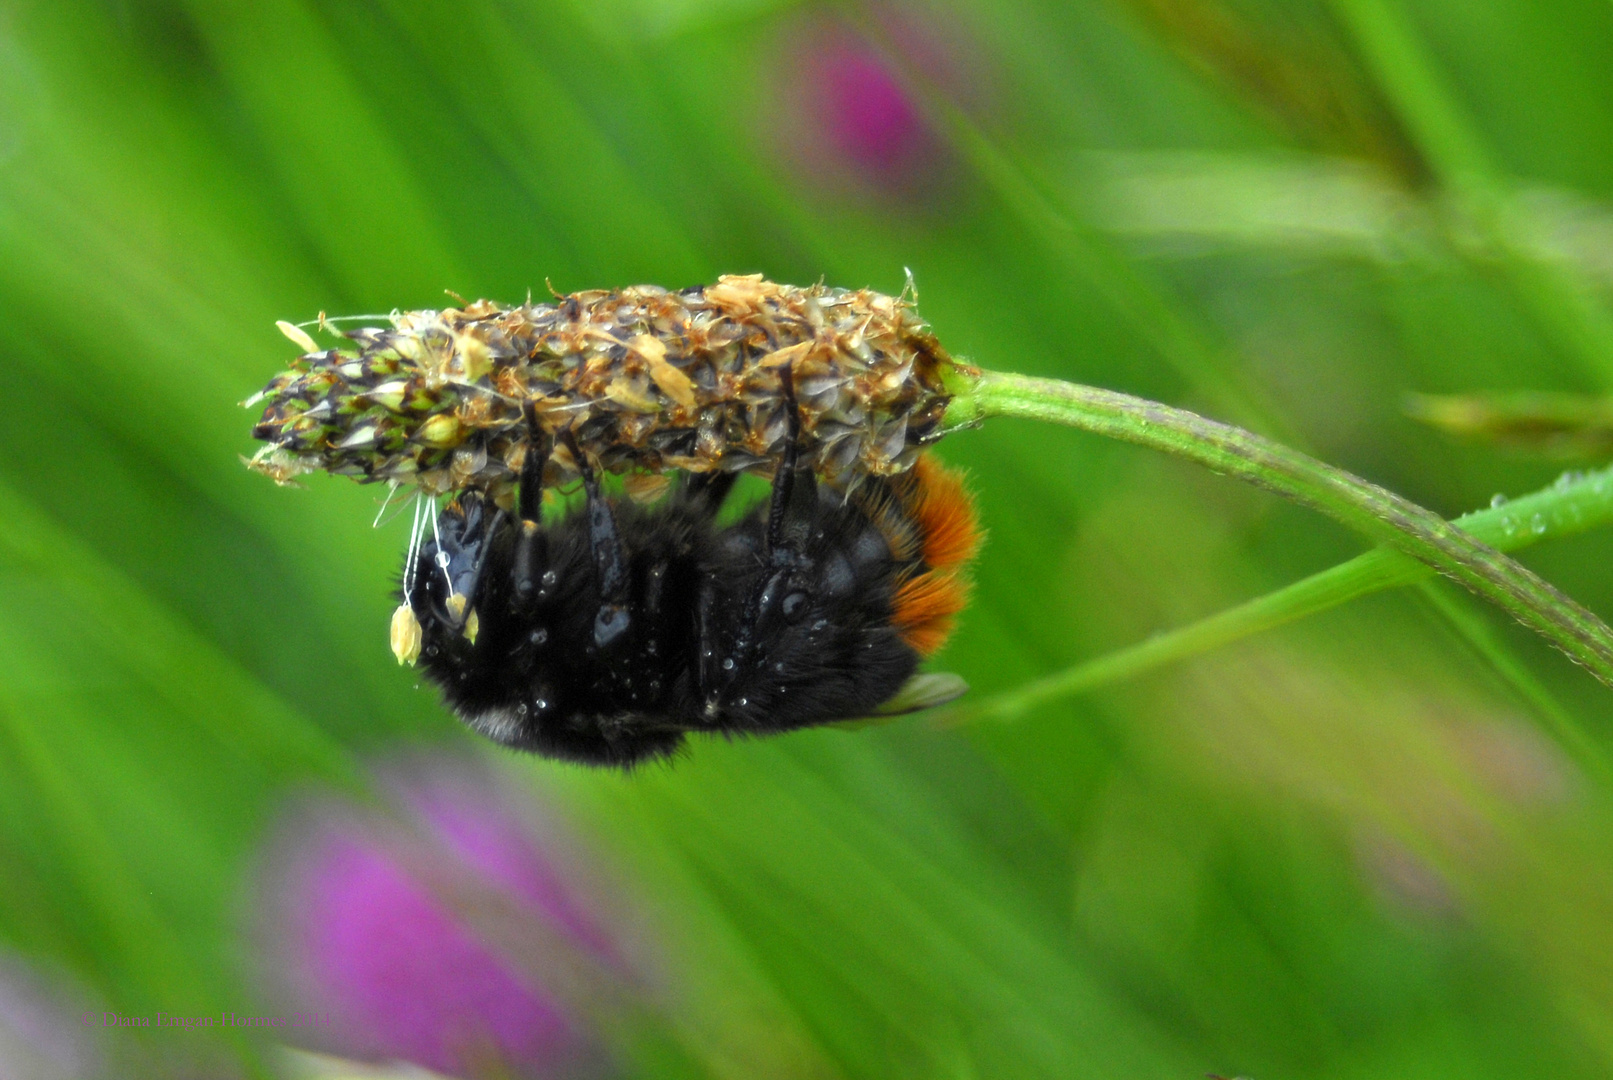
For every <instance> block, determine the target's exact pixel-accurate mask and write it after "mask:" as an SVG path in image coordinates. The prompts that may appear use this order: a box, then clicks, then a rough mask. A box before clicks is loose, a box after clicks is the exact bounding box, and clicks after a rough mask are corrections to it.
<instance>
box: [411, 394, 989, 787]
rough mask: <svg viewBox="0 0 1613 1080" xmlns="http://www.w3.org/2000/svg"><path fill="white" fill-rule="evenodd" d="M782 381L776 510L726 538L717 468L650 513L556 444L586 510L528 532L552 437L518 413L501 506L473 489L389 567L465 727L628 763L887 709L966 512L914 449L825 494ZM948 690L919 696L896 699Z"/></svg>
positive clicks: (957, 596) (960, 597)
mask: <svg viewBox="0 0 1613 1080" xmlns="http://www.w3.org/2000/svg"><path fill="white" fill-rule="evenodd" d="M785 385H786V392H785V394H784V395H783V396H784V398H785V400H784V403H783V406H784V408H786V409H787V410H788V413H789V423H790V433H791V436H792V437H791V440H790V446H791V448H792V449H791V450H789V451H787V452H786V455H785V457H784V459H783V460H782V461H781V462H780V463H779V465H778V466H777V468H776V470H775V473H774V479H773V483H772V495H771V498H770V499H769V500H767V501H766V502H764V503H762V504H759V505H758V506H757V507H756V508H754V509H753V510H752V511H751V512H749V513H748V514H746V515H745V516H743V517H741V518H740V519H739V520H738V521H736V522H735V523H733V524H731V525H728V526H725V527H719V526H718V525H717V524H716V517H717V513H718V511H719V509H720V508H721V506H722V504H723V501H724V500H725V498H726V497H727V496H728V494H729V491H730V489H731V488H732V486H733V483H734V476H733V475H732V474H725V473H708V474H699V475H691V476H689V477H687V478H686V479H685V481H684V482H683V483H682V485H681V486H679V487H677V488H676V489H675V490H674V491H673V493H672V494H671V495H670V496H668V497H667V498H666V499H665V500H663V502H662V503H660V504H659V505H657V506H654V507H648V508H646V507H643V506H640V505H638V504H637V503H635V502H633V501H632V500H630V499H627V498H618V497H612V496H607V495H606V494H604V493H603V492H602V491H601V489H600V484H599V479H598V476H597V474H596V471H595V469H594V468H593V467H591V465H590V463H589V462H588V460H587V458H586V455H585V454H584V453H583V452H582V451H581V450H580V449H579V448H578V446H577V444H576V441H575V440H574V439H573V438H572V437H571V433H570V432H569V431H562V432H561V433H560V434H559V436H558V438H559V440H560V442H561V444H562V445H563V446H564V447H565V449H566V451H567V452H568V453H569V454H570V455H571V457H572V458H573V460H574V461H575V462H576V463H577V465H578V467H579V470H580V472H581V474H582V478H583V480H582V482H583V488H584V492H585V497H586V506H585V509H584V511H583V512H582V513H577V514H572V515H571V516H569V517H567V518H565V519H563V520H561V521H560V522H558V523H556V524H553V525H548V526H545V525H543V524H540V516H539V509H540V504H541V495H542V486H541V477H542V476H543V467H544V464H545V461H546V459H547V458H548V457H549V455H550V454H551V453H553V452H554V446H553V443H552V442H551V441H550V440H548V439H547V438H546V437H544V436H543V435H542V433H541V431H540V429H539V427H538V425H537V423H536V420H535V419H534V418H533V416H532V415H531V412H530V409H529V410H528V417H527V425H528V440H529V441H528V446H527V454H526V459H525V462H524V464H523V466H522V470H521V482H520V488H519V493H518V502H517V506H516V511H515V514H514V515H513V516H512V515H511V514H509V513H508V512H506V511H504V510H502V509H500V508H499V507H497V506H496V505H495V504H494V503H493V502H492V501H491V500H490V499H489V498H488V497H487V496H485V495H483V494H481V493H480V492H477V491H470V492H466V493H464V494H462V495H460V496H459V498H458V499H457V500H456V501H454V502H453V503H451V504H449V505H448V507H447V508H446V509H444V510H443V512H442V513H441V515H440V516H439V517H438V518H437V521H436V527H435V529H434V533H435V538H434V539H432V540H430V541H427V542H425V543H424V544H422V545H421V546H420V548H419V550H418V551H412V552H411V554H410V557H409V560H408V562H407V564H406V565H405V568H404V580H405V588H404V604H405V607H406V608H407V609H409V610H412V613H413V617H414V619H416V620H418V625H419V628H420V635H419V638H418V647H419V660H420V663H421V665H422V667H423V668H424V669H425V672H426V674H427V676H429V677H430V678H431V680H432V681H434V682H435V683H437V684H438V685H439V686H440V687H441V688H442V692H443V696H444V697H445V698H446V700H447V702H448V704H449V705H450V706H451V707H452V708H453V710H454V712H455V713H457V714H458V716H459V718H460V719H461V720H463V721H464V722H465V723H466V724H468V725H469V726H470V727H472V728H474V729H475V730H477V731H479V732H481V733H482V734H483V735H486V736H487V737H488V738H490V739H493V740H494V741H496V742H499V743H503V744H504V745H506V746H511V747H514V748H516V749H519V750H527V751H531V752H534V753H538V754H543V755H545V756H548V757H554V758H561V759H565V760H569V761H578V762H584V763H587V764H592V765H613V766H622V767H627V766H632V765H634V764H636V763H638V762H641V761H645V760H650V759H655V758H663V757H667V756H670V755H671V754H672V753H673V752H674V751H676V750H677V748H678V747H679V745H680V744H681V743H682V742H683V738H684V735H685V734H686V733H688V732H712V733H719V734H723V735H729V736H732V735H736V734H751V735H763V734H773V733H777V732H784V731H790V730H793V729H796V728H802V727H810V726H813V725H817V724H826V723H832V722H835V721H841V720H847V719H851V718H856V717H862V716H867V715H869V714H871V713H873V712H875V711H876V710H879V709H880V707H881V706H882V705H885V706H887V708H888V707H889V703H890V702H891V701H892V699H893V698H894V697H896V696H897V695H898V692H899V691H901V690H902V689H903V687H904V684H907V683H908V680H909V678H910V677H911V676H912V675H913V673H914V671H915V669H916V667H917V665H918V663H919V661H920V660H921V659H922V658H923V657H924V656H927V655H929V654H930V653H932V652H934V651H935V650H936V649H938V648H939V647H940V646H941V644H942V643H943V642H944V641H945V639H946V637H947V635H948V633H950V631H951V627H952V622H953V620H954V618H955V616H956V614H957V613H958V611H959V610H961V609H962V607H963V605H964V603H965V601H966V599H967V594H968V585H967V581H966V578H965V576H964V570H965V568H966V566H967V563H968V562H969V560H970V559H971V558H972V557H973V555H974V552H975V549H976V547H977V546H978V543H979V538H980V533H979V529H978V526H977V524H976V520H975V514H974V508H973V504H972V501H971V500H970V498H969V496H968V494H967V493H966V492H965V490H964V488H963V485H962V483H961V481H960V480H959V478H958V477H957V476H956V475H955V474H953V473H949V472H947V471H946V470H945V469H943V468H942V467H941V466H940V465H938V464H935V463H934V462H932V461H930V460H929V459H928V458H921V459H920V461H919V463H918V464H917V465H916V466H915V467H914V468H913V469H912V470H910V471H908V472H906V473H903V474H900V475H898V476H894V477H888V478H884V477H870V478H866V479H864V480H863V482H862V483H860V484H859V485H858V486H857V487H856V489H855V491H853V492H852V493H851V494H849V495H848V494H847V493H845V492H843V491H841V490H837V489H835V488H833V487H831V486H829V485H827V484H823V485H820V484H819V483H818V482H817V478H816V477H815V475H814V474H813V472H812V471H811V470H810V469H809V468H803V467H801V466H800V465H799V464H798V461H797V456H796V454H795V452H794V450H793V447H794V445H795V444H796V443H797V442H798V441H799V440H798V438H796V436H797V435H798V431H799V422H800V421H799V415H798V412H797V409H796V406H795V401H794V395H793V393H790V392H789V380H788V378H786V384H785ZM399 614H400V615H405V614H406V612H405V611H404V610H403V609H400V612H399ZM952 685H954V684H947V686H948V687H950V686H952ZM957 692H961V686H959V687H958V689H956V690H948V691H946V692H943V693H940V694H937V693H936V692H935V688H934V687H932V688H931V691H930V692H929V693H928V699H927V700H922V701H919V702H916V703H914V705H912V706H910V707H918V706H922V705H929V704H937V703H939V700H938V699H944V698H945V697H946V696H951V695H953V694H955V693H957ZM924 696H925V695H924V694H922V693H921V694H920V697H924ZM897 711H899V710H897Z"/></svg>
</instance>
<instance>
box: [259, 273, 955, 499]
mask: <svg viewBox="0 0 1613 1080" xmlns="http://www.w3.org/2000/svg"><path fill="white" fill-rule="evenodd" d="M282 329H284V330H286V332H287V336H288V337H291V338H292V340H293V341H295V342H297V343H298V344H300V345H303V346H304V347H305V348H307V349H308V351H307V352H306V353H305V355H303V356H301V357H299V358H298V359H297V360H296V361H295V362H294V363H293V365H292V368H291V370H290V371H286V372H283V373H281V374H280V375H278V376H276V378H275V379H274V381H272V382H271V383H270V384H269V385H268V386H267V387H265V388H264V390H263V392H262V393H261V394H258V395H257V396H255V397H254V398H252V399H251V400H250V401H248V402H247V404H248V405H249V406H250V405H254V404H257V403H258V402H260V401H261V402H266V404H265V406H264V410H263V415H262V417H261V419H260V420H259V421H258V424H257V426H256V427H254V428H253V432H252V433H253V435H254V436H255V437H256V438H259V439H262V440H264V441H265V442H266V443H267V444H268V445H267V446H265V447H263V448H262V449H261V450H259V451H258V453H257V454H256V455H255V456H254V457H253V458H252V460H251V461H250V462H249V464H250V466H251V467H252V468H253V469H256V470H257V471H259V472H261V473H263V474H264V475H266V476H269V477H271V478H273V479H274V480H276V481H277V482H280V483H287V482H290V481H291V480H292V479H293V478H294V477H296V476H297V475H299V474H301V473H304V472H310V471H312V470H315V469H324V470H326V471H327V472H331V473H339V474H341V475H344V476H353V477H356V478H358V479H359V480H361V481H364V482H376V481H386V482H393V483H397V484H401V485H412V486H418V487H419V488H420V489H421V490H422V491H424V492H425V493H427V494H442V493H446V492H452V491H458V490H461V489H464V488H467V487H475V488H481V489H484V490H487V491H489V492H490V493H492V494H493V496H494V497H495V498H499V499H501V500H502V499H504V498H505V497H507V496H508V495H509V493H510V490H511V488H512V485H513V484H514V481H515V478H516V476H517V475H518V474H519V472H520V467H521V460H522V457H523V455H524V454H525V452H526V429H525V425H524V422H523V419H522V404H523V403H524V402H527V401H530V402H532V403H533V405H534V407H535V411H536V414H537V417H538V422H539V423H540V424H541V425H542V426H543V427H544V428H545V429H546V430H547V431H549V432H550V433H553V432H555V431H558V430H559V429H561V428H564V427H567V426H570V427H571V429H572V431H573V432H574V434H575V435H576V437H577V441H578V444H579V446H580V447H581V448H582V449H583V450H584V451H586V452H587V453H589V454H590V455H592V456H593V457H595V458H597V459H598V461H599V463H600V464H601V465H602V466H603V467H604V468H607V469H610V470H612V471H614V472H628V471H646V472H653V473H659V472H661V471H662V470H665V469H686V470H689V471H691V472H710V471H713V470H724V471H731V472H738V471H744V470H752V469H755V470H760V471H767V470H769V469H771V468H772V466H773V463H774V462H776V461H777V460H778V458H779V457H780V456H781V455H782V454H783V452H784V449H785V447H784V442H785V439H786V432H787V428H788V424H787V419H786V416H785V412H784V399H783V395H782V390H781V383H780V378H781V375H782V373H783V372H785V371H786V370H788V371H790V372H791V373H792V375H793V379H794V383H795V393H796V398H797V400H798V401H799V403H800V409H801V428H802V438H803V444H802V448H801V450H802V459H803V460H804V461H808V462H811V464H812V466H813V468H814V469H815V470H816V471H817V472H818V473H819V474H820V475H822V476H823V477H825V478H826V479H829V480H831V481H834V480H841V481H843V482H850V481H854V480H855V478H856V476H857V475H860V474H863V473H872V474H878V475H887V474H891V473H896V472H901V471H903V470H904V469H907V468H908V467H909V466H911V465H912V464H913V462H914V460H915V459H916V458H917V456H918V452H919V449H920V448H921V447H922V446H923V445H924V444H926V443H928V442H931V441H934V440H935V439H936V438H938V437H939V435H940V433H941V419H942V416H943V414H944V413H945V412H946V407H947V403H948V402H949V401H950V400H951V395H950V393H949V392H948V389H947V384H948V381H949V379H950V378H951V376H952V375H953V374H954V373H955V372H962V373H969V374H973V373H974V369H972V368H969V367H967V366H965V365H961V364H959V363H957V362H956V361H954V360H952V358H951V357H949V356H948V355H947V354H946V352H945V351H944V350H943V349H942V348H941V346H940V344H939V343H938V342H937V341H936V340H935V337H934V336H933V335H932V334H931V333H930V332H929V330H928V328H927V327H926V326H925V324H924V323H923V322H922V321H921V320H920V319H919V318H918V316H917V314H915V313H914V311H913V306H912V302H911V301H910V300H908V299H907V293H906V292H905V291H904V293H903V295H902V296H899V297H893V296H886V295H884V294H881V293H877V292H873V291H871V290H868V289H862V290H858V291H850V290H846V289H831V288H827V287H825V286H822V285H816V286H813V287H811V288H804V289H803V288H797V287H795V286H791V285H778V284H775V283H773V282H771V281H764V280H762V277H761V275H759V274H758V275H753V276H749V277H735V276H729V277H723V278H721V279H719V280H718V282H717V284H715V285H710V286H705V287H700V288H692V289H685V290H683V291H681V292H668V291H667V290H665V289H661V288H657V287H655V286H651V285H639V286H634V287H632V288H627V289H619V290H615V291H605V290H595V291H592V292H581V293H575V294H573V295H571V296H566V297H559V298H557V301H556V302H555V303H553V304H533V303H530V302H529V303H526V304H523V305H521V306H519V307H513V308H502V307H499V306H498V305H496V304H493V303H491V302H489V301H486V300H479V301H477V302H476V303H474V304H469V305H467V306H465V307H464V308H450V309H448V310H445V311H411V312H404V313H401V314H394V315H393V316H392V327H391V328H390V329H377V328H365V329H361V330H353V331H349V332H347V334H346V336H347V337H348V338H350V339H351V340H352V341H354V342H355V343H356V344H357V346H358V351H357V352H356V353H354V352H350V351H342V350H339V349H330V350H326V351H324V352H317V351H314V349H313V348H312V346H313V342H312V341H311V340H310V339H309V338H308V337H307V335H306V334H304V333H303V332H302V331H300V330H298V329H297V328H296V327H290V326H286V325H284V324H283V325H282ZM575 475H576V463H575V462H573V461H572V460H571V459H570V457H569V455H567V454H566V452H565V450H564V448H563V447H559V448H557V449H556V453H555V454H554V455H553V457H552V458H551V462H550V466H549V471H548V473H547V474H546V475H545V477H544V482H545V484H546V485H549V486H553V485H556V484H562V483H565V482H567V481H568V480H569V479H571V478H572V477H574V476H575Z"/></svg>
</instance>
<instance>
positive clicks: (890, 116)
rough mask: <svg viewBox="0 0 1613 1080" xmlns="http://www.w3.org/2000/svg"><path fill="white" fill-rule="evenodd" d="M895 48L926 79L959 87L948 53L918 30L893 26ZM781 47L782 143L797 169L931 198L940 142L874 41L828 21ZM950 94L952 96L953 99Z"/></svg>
mask: <svg viewBox="0 0 1613 1080" xmlns="http://www.w3.org/2000/svg"><path fill="white" fill-rule="evenodd" d="M884 21H885V22H886V23H888V24H889V27H890V30H891V32H890V35H889V37H890V41H891V43H892V47H894V48H897V49H899V50H900V55H901V57H902V58H903V61H904V62H905V63H907V64H911V65H913V66H914V67H915V68H917V69H919V70H922V71H924V72H925V73H926V77H927V78H932V79H937V81H939V82H942V83H955V82H957V81H958V80H957V78H956V66H955V65H954V64H952V63H951V57H950V53H949V52H948V51H947V50H944V49H942V48H940V47H939V46H938V45H937V43H936V40H935V39H934V37H933V35H930V34H927V33H922V32H920V30H919V29H918V27H917V24H915V23H913V22H911V21H908V20H904V19H899V18H897V17H895V16H894V15H892V16H889V17H887V18H886V19H885V20H884ZM782 40H785V41H787V42H788V60H787V61H786V62H785V63H783V64H781V65H780V69H779V70H780V71H781V73H782V87H781V89H782V98H783V107H782V109H781V110H780V112H779V114H778V116H777V117H776V127H777V130H776V133H775V134H776V136H777V137H778V138H779V139H780V140H781V141H782V146H783V148H784V150H785V152H786V154H787V156H789V157H791V158H793V159H794V162H795V164H796V166H797V167H798V168H799V169H800V170H801V171H802V172H804V173H806V174H807V175H810V176H814V177H816V178H817V179H818V180H819V181H829V182H831V183H832V182H834V181H835V180H842V181H844V180H850V181H853V182H854V183H856V184H858V185H860V186H862V187H864V188H865V189H873V190H876V191H881V192H883V193H885V194H887V195H895V196H908V197H910V196H915V195H920V194H923V193H925V192H927V191H929V190H932V189H934V188H935V187H936V186H937V185H938V183H939V181H940V180H942V179H943V177H944V175H945V173H946V172H947V169H948V165H949V162H948V156H947V154H946V151H945V147H944V146H943V144H942V142H941V140H940V139H939V138H937V136H936V133H935V131H934V130H933V129H932V128H931V126H930V124H929V122H928V121H927V120H926V118H925V116H924V111H923V109H922V107H921V105H920V99H919V98H918V97H917V96H916V95H915V93H914V90H913V88H912V87H910V86H909V85H908V84H907V83H906V82H905V81H904V78H903V75H902V72H901V70H900V68H899V67H898V66H897V64H895V63H893V62H892V60H891V59H889V58H888V57H887V56H886V55H884V54H883V53H881V51H880V50H879V49H878V48H876V47H875V46H874V44H873V43H871V42H870V41H869V40H868V39H867V38H865V37H863V36H861V35H860V34H857V33H855V32H853V31H852V30H850V29H848V28H846V27H844V26H842V25H839V24H837V23H833V22H828V21H814V22H810V23H807V24H805V25H804V26H803V25H801V24H797V25H795V26H794V27H792V28H791V29H790V30H789V31H787V32H786V33H785V34H784V35H783V36H782ZM956 89H957V87H955V86H948V90H949V91H950V90H956Z"/></svg>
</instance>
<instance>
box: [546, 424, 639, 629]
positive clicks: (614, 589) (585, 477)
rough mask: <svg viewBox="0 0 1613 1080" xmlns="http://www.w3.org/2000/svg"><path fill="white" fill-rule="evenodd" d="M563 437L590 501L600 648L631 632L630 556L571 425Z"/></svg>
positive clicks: (589, 534)
mask: <svg viewBox="0 0 1613 1080" xmlns="http://www.w3.org/2000/svg"><path fill="white" fill-rule="evenodd" d="M560 440H561V441H562V442H563V443H565V445H566V449H567V450H569V451H570V452H571V457H572V460H574V461H576V463H577V471H578V472H580V473H582V486H583V492H584V493H585V494H586V496H587V502H588V548H589V550H590V551H591V552H592V554H593V556H594V583H595V584H596V585H597V586H598V587H599V600H600V604H599V613H598V614H597V615H595V616H594V644H595V645H596V646H598V647H599V648H604V647H605V646H607V645H609V644H611V643H612V642H614V641H616V640H617V639H618V638H620V637H621V636H622V635H623V634H625V633H627V630H628V627H629V626H631V625H632V621H633V620H632V616H630V615H629V614H628V611H627V601H628V589H629V586H630V583H629V581H628V576H627V557H626V553H625V552H624V551H623V550H622V538H621V536H620V535H619V534H618V533H617V532H616V519H615V518H614V517H612V516H611V512H610V503H609V502H607V501H606V499H605V495H604V493H603V492H602V491H601V490H600V488H599V477H598V476H597V475H595V473H594V468H593V466H592V465H590V464H589V462H588V458H587V456H586V455H585V454H584V453H583V452H582V448H581V447H579V446H578V445H577V437H576V436H575V435H573V434H572V433H571V430H570V429H569V428H568V429H566V430H565V431H562V432H561V433H560Z"/></svg>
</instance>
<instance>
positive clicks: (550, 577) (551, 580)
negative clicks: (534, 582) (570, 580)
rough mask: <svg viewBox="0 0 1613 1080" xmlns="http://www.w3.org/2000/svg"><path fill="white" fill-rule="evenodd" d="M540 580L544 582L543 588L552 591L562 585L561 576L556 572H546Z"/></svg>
mask: <svg viewBox="0 0 1613 1080" xmlns="http://www.w3.org/2000/svg"><path fill="white" fill-rule="evenodd" d="M538 580H540V581H541V582H543V587H544V588H545V589H552V588H554V587H555V586H556V585H558V584H560V574H559V572H558V571H555V570H545V571H544V572H543V577H541V578H539V579H538Z"/></svg>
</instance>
